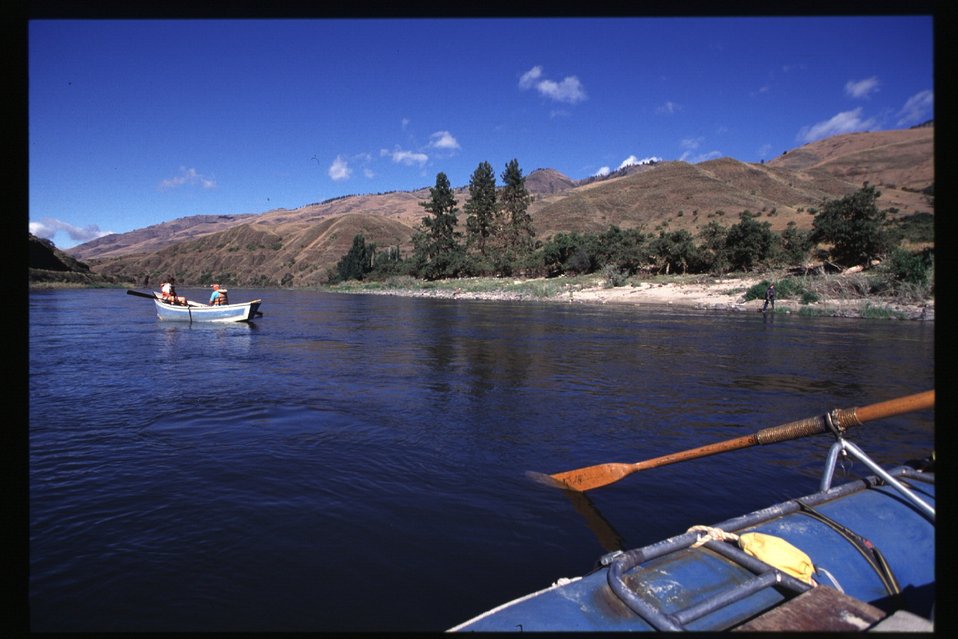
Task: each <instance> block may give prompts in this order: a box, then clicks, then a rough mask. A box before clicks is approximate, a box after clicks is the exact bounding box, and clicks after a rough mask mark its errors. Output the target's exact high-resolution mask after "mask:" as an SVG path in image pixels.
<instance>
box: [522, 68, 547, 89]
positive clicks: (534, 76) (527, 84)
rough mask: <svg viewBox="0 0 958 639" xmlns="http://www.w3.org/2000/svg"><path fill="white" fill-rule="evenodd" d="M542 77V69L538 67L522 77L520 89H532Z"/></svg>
mask: <svg viewBox="0 0 958 639" xmlns="http://www.w3.org/2000/svg"><path fill="white" fill-rule="evenodd" d="M540 77H542V67H540V66H538V65H536V66H534V67H532V68H531V69H529V70H528V71H526V72H525V73H523V74H522V77H521V78H519V88H520V89H531V88H532V87H533V86H534V85H535V83H536V80H538V79H539V78H540Z"/></svg>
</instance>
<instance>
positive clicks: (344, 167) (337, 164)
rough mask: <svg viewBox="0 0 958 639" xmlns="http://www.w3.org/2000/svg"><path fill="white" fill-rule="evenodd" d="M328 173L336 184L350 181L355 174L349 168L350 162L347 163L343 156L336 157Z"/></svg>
mask: <svg viewBox="0 0 958 639" xmlns="http://www.w3.org/2000/svg"><path fill="white" fill-rule="evenodd" d="M326 172H327V173H328V174H329V177H330V178H331V179H332V180H333V181H335V182H340V181H342V180H348V179H349V178H350V176H352V174H353V170H352V169H351V168H349V162H347V161H346V158H344V157H343V156H341V155H337V156H336V159H335V160H333V163H332V164H330V165H329V170H328V171H326Z"/></svg>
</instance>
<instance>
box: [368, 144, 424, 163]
mask: <svg viewBox="0 0 958 639" xmlns="http://www.w3.org/2000/svg"><path fill="white" fill-rule="evenodd" d="M379 155H380V157H383V156H389V157H390V158H392V161H393V162H395V163H396V164H405V165H406V166H412V165H414V164H418V165H419V166H420V167H421V166H423V165H424V164H425V163H426V162H428V161H429V156H428V155H426V154H425V153H417V152H415V151H405V150H403V149H398V148H397V149H395V150H393V151H390V150H388V149H382V150H381V151H380V152H379Z"/></svg>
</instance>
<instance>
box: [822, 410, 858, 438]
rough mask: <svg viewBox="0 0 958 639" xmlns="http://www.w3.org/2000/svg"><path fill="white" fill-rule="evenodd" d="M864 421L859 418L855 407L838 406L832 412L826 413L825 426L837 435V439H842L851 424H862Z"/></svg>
mask: <svg viewBox="0 0 958 639" xmlns="http://www.w3.org/2000/svg"><path fill="white" fill-rule="evenodd" d="M861 425H862V422H861V420H860V419H858V415H857V414H856V413H855V409H854V408H836V409H834V410H833V411H832V412H830V413H825V426H826V427H828V430H829V431H831V433H832V434H833V435H834V436H835V439H838V440H840V439H842V438H843V437H844V435H845V431H846V430H848V427H849V426H861Z"/></svg>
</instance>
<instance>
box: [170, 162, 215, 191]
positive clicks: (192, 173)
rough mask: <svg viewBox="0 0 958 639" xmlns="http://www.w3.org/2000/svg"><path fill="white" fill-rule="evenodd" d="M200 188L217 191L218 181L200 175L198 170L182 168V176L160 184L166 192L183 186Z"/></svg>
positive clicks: (176, 176)
mask: <svg viewBox="0 0 958 639" xmlns="http://www.w3.org/2000/svg"><path fill="white" fill-rule="evenodd" d="M184 185H185V186H200V187H202V188H204V189H215V188H216V180H214V179H213V178H210V177H207V176H205V175H203V174H202V173H198V172H197V171H196V169H193V168H189V169H188V168H186V167H185V166H181V167H180V174H179V175H175V176H173V177H171V178H167V179H165V180H163V181H162V182H160V188H161V189H162V190H164V191H166V190H168V189H175V188H178V187H181V186H184Z"/></svg>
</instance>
